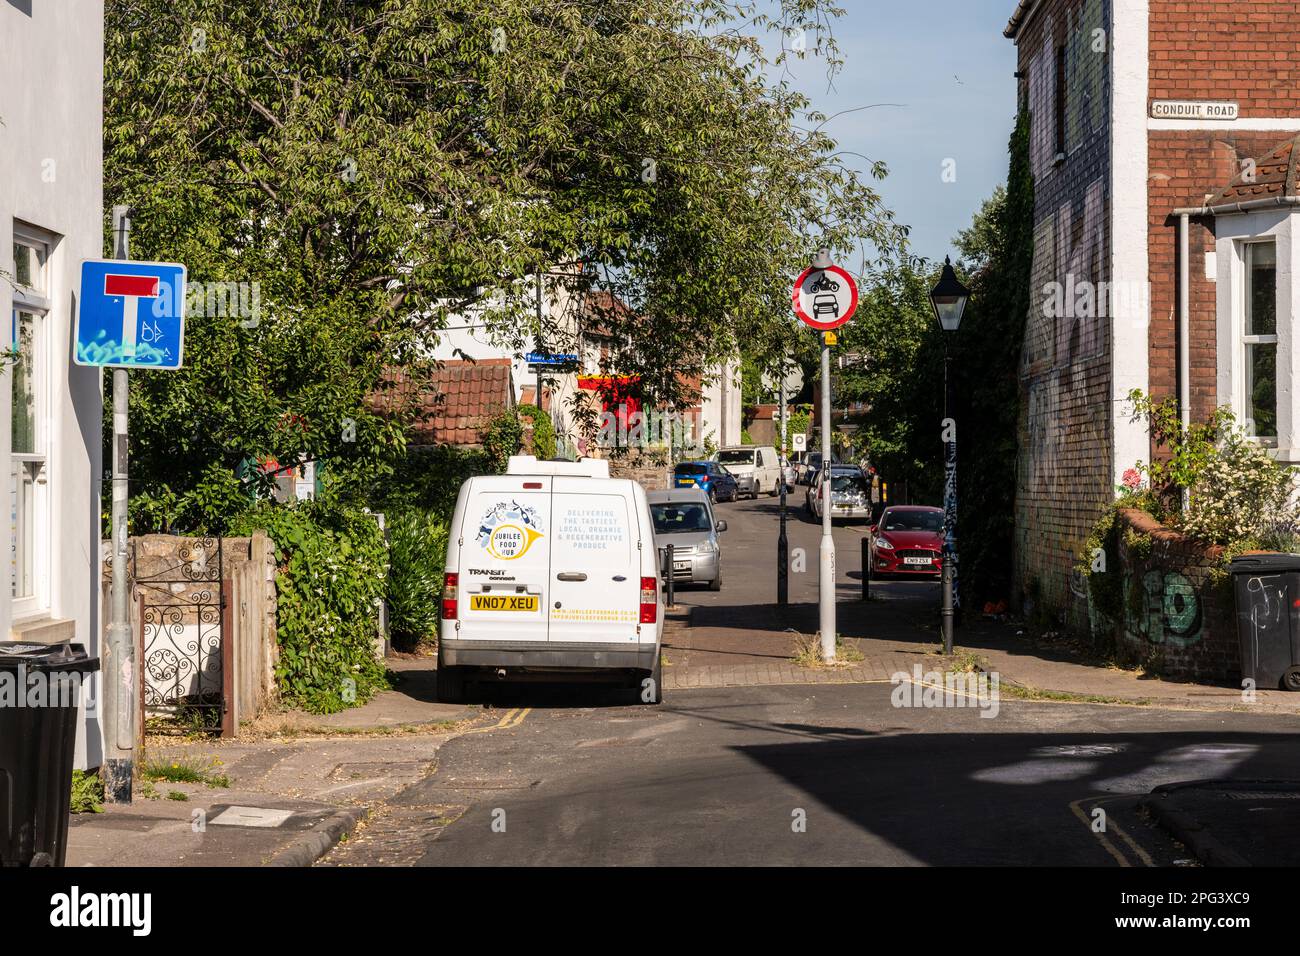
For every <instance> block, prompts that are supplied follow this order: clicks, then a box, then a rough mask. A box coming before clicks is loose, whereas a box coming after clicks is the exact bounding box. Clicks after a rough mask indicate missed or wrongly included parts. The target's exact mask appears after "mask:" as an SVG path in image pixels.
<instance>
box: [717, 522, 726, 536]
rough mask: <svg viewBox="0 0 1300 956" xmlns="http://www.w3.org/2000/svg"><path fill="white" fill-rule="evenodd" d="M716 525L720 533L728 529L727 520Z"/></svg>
mask: <svg viewBox="0 0 1300 956" xmlns="http://www.w3.org/2000/svg"><path fill="white" fill-rule="evenodd" d="M714 527H716V528H717V529H718V531H719V533H721V532H723V531H726V530H727V522H725V521H719V522H718V523H717V524H716V525H715V526H714Z"/></svg>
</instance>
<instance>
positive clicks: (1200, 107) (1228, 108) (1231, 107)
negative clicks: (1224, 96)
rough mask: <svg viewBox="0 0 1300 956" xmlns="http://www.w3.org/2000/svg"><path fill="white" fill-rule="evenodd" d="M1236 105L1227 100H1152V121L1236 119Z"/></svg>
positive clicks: (1224, 120) (1237, 109)
mask: <svg viewBox="0 0 1300 956" xmlns="http://www.w3.org/2000/svg"><path fill="white" fill-rule="evenodd" d="M1238 112H1239V108H1238V104H1236V103H1233V102H1231V101H1228V100H1154V101H1153V102H1152V103H1151V118H1152V119H1182V120H1219V121H1221V122H1231V121H1233V120H1235V119H1236V118H1237V114H1238Z"/></svg>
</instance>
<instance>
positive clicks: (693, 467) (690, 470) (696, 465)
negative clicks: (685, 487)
mask: <svg viewBox="0 0 1300 956" xmlns="http://www.w3.org/2000/svg"><path fill="white" fill-rule="evenodd" d="M708 470H709V463H708V462H707V461H683V462H681V463H680V464H679V465H678V466H677V467H676V468H674V469H673V474H676V475H699V474H702V473H704V472H707V471H708Z"/></svg>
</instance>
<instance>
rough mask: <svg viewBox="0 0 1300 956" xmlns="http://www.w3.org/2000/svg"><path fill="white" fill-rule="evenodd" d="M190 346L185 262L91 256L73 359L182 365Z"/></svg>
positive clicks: (99, 363) (85, 271) (119, 365)
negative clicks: (186, 350) (186, 332)
mask: <svg viewBox="0 0 1300 956" xmlns="http://www.w3.org/2000/svg"><path fill="white" fill-rule="evenodd" d="M184 347H185V267H184V266H183V265H180V264H178V263H175V262H134V261H131V260H125V259H87V260H86V261H85V262H83V263H82V264H81V296H80V298H79V299H78V301H77V324H76V335H75V342H74V350H73V356H72V360H73V361H74V362H76V364H78V365H95V366H111V367H114V368H157V369H178V368H180V367H181V356H182V354H183V352H184Z"/></svg>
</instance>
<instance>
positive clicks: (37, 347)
mask: <svg viewBox="0 0 1300 956" xmlns="http://www.w3.org/2000/svg"><path fill="white" fill-rule="evenodd" d="M55 242H56V240H55V237H54V236H52V235H50V234H48V233H45V232H43V231H41V230H38V229H34V228H32V227H30V226H26V225H23V224H21V223H17V222H15V223H14V232H13V245H15V246H17V245H24V246H29V247H32V248H36V249H37V250H39V251H43V253H44V255H43V260H42V261H41V263H40V266H39V281H38V282H37V283H36V285H35V286H34V287H27V286H20V285H18V284H17V263H16V262H14V263H12V265H13V267H14V279H15V283H14V291H13V302H12V305H11V308H10V347H11V348H12V347H13V346H14V345H15V344H16V341H15V340H16V335H17V331H18V314H19V313H20V312H25V313H29V314H30V315H32V317H33V329H32V385H33V388H32V399H33V403H34V408H33V422H34V426H35V441H34V442H33V443H32V447H33V451H31V452H15V451H14V450H13V448H12V445H11V447H10V451H9V458H10V476H11V477H10V480H11V481H13V480H15V478H16V477H17V476H16V474H15V471H16V469H15V467H14V466H15V465H17V466H20V467H24V468H31V469H33V470H34V471H35V478H34V481H33V484H32V505H31V514H30V520H31V525H32V531H31V535H30V540H31V544H32V554H31V575H32V587H31V593H30V594H27V595H24V596H21V597H20V596H15V595H14V587H15V575H16V574H17V573H18V563H17V555H16V554H15V553H12V549H13V547H14V544H13V542H14V535H15V533H16V530H15V529H14V527H13V523H14V522H15V521H16V520H17V515H16V514H15V513H14V506H15V505H16V504H17V494H18V489H17V488H16V487H13V486H11V487H10V489H9V493H10V542H11V544H10V548H11V555H10V567H9V581H8V582H7V591H6V593H7V594H8V595H9V596H10V598H11V602H12V605H11V606H12V618H13V620H16V621H17V620H23V619H26V618H33V617H40V616H42V615H44V614H48V613H49V610H50V601H51V595H50V579H51V565H50V560H51V548H50V542H51V540H52V539H53V511H52V509H51V493H50V485H51V480H50V479H51V471H52V463H51V455H50V448H51V441H50V439H51V436H50V427H49V424H50V399H51V388H52V382H53V380H52V376H51V371H50V369H51V349H50V328H49V325H50V314H51V311H52V307H53V302H52V299H51V297H50V290H51V289H52V287H53V282H54V275H53V268H52V258H53V255H54V247H55ZM8 252H9V254H10V256H12V255H13V250H12V249H10V250H8ZM13 374H14V369H13V366H12V360H11V366H10V369H9V376H10V379H9V389H8V391H7V397H8V400H9V402H10V409H9V412H10V422H11V425H10V435H11V436H12V421H13V414H14V408H13Z"/></svg>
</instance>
